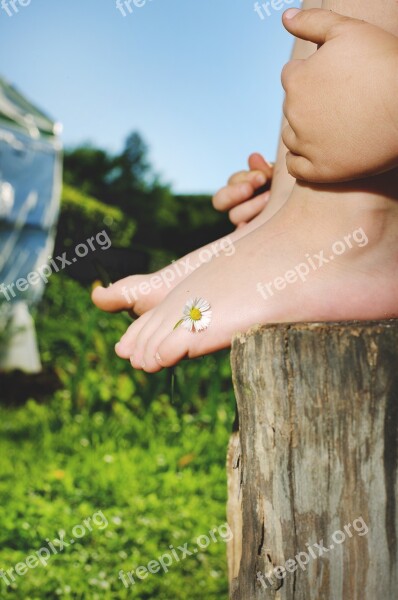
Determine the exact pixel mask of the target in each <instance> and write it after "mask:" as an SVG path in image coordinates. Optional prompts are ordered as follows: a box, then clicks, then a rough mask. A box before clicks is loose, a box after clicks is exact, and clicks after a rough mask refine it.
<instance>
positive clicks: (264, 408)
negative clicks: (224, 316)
mask: <svg viewBox="0 0 398 600" xmlns="http://www.w3.org/2000/svg"><path fill="white" fill-rule="evenodd" d="M231 360H232V369H233V378H234V387H235V393H236V398H237V405H238V413H239V438H240V448H239V444H238V443H237V441H236V434H234V435H235V439H233V446H234V448H235V450H234V453H235V457H234V459H233V460H229V481H230V482H235V484H234V485H230V494H233V495H234V497H233V498H231V497H230V499H229V513H231V508H232V507H235V509H236V510H237V511H238V512H239V513H240V510H241V514H239V515H237V516H235V518H234V522H233V523H232V529H233V532H234V536H235V537H237V539H235V541H234V545H233V552H231V547H230V553H229V562H230V564H229V568H230V575H231V580H230V584H231V585H230V588H231V593H230V598H231V599H232V600H264V599H276V600H376V599H377V598H382V599H383V600H393V599H394V598H398V569H397V566H398V557H397V529H398V511H397V505H396V493H397V465H398V321H397V320H392V321H385V322H351V323H304V324H278V325H269V326H265V327H261V328H256V329H254V330H252V331H250V332H249V333H247V334H245V335H239V336H237V337H236V338H235V339H234V342H233V347H232V357H231ZM237 450H239V454H240V456H239V454H238V455H237ZM233 470H235V473H234V472H233ZM237 472H239V475H237ZM236 481H238V482H239V485H236ZM236 496H239V500H238V498H237V497H236ZM240 499H241V501H242V507H241V509H240V504H239V502H240ZM240 519H242V521H241V524H240ZM240 548H241V550H240ZM237 551H239V552H240V554H241V556H238V557H237V556H236V552H237ZM237 562H238V564H239V569H237V568H236V564H237Z"/></svg>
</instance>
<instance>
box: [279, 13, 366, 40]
mask: <svg viewBox="0 0 398 600" xmlns="http://www.w3.org/2000/svg"><path fill="white" fill-rule="evenodd" d="M348 21H356V19H350V18H349V17H343V16H342V15H339V14H337V13H334V12H332V11H330V10H323V9H321V8H311V9H309V10H300V9H297V8H289V10H287V11H285V12H284V13H283V16H282V22H283V25H284V26H285V29H287V31H289V33H292V34H293V35H294V36H296V37H298V38H300V39H302V40H307V41H308V42H314V43H315V44H324V43H325V42H326V41H328V40H329V39H331V38H332V37H334V36H335V30H334V28H335V26H336V25H340V24H344V23H347V22H348Z"/></svg>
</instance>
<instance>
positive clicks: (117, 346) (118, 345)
mask: <svg viewBox="0 0 398 600" xmlns="http://www.w3.org/2000/svg"><path fill="white" fill-rule="evenodd" d="M119 347H120V342H117V344H115V352H117V351H118V349H119Z"/></svg>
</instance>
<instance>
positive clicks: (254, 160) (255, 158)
mask: <svg viewBox="0 0 398 600" xmlns="http://www.w3.org/2000/svg"><path fill="white" fill-rule="evenodd" d="M248 163H249V169H250V170H251V171H261V172H263V173H264V174H265V175H266V177H267V179H272V175H273V171H274V169H273V166H272V165H271V164H270V163H269V162H268V161H266V160H265V159H264V157H263V156H262V154H259V153H258V152H253V154H250V156H249V159H248Z"/></svg>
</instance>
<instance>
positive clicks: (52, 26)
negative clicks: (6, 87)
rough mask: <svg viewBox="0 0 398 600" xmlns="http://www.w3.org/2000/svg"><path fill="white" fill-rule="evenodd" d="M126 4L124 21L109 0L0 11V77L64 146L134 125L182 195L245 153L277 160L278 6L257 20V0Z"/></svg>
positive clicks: (113, 141) (119, 141)
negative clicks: (57, 127)
mask: <svg viewBox="0 0 398 600" xmlns="http://www.w3.org/2000/svg"><path fill="white" fill-rule="evenodd" d="M22 1H24V2H25V3H27V2H28V0H22ZM140 1H141V2H144V0H140ZM17 2H18V0H17ZM262 2H264V0H262ZM274 2H275V0H274ZM137 3H139V2H137ZM281 4H282V0H279V5H281ZM274 5H275V6H278V5H277V4H274ZM294 5H297V6H299V2H298V1H297V2H296V3H295V4H292V3H286V4H285V5H284V6H283V9H285V8H286V9H287V8H290V7H292V6H294ZM131 8H132V9H133V12H132V14H129V13H128V11H127V9H126V16H125V17H123V16H122V14H121V12H120V11H119V10H117V8H116V0H31V2H30V4H29V5H28V6H26V7H19V12H18V14H14V15H13V16H12V17H9V16H8V15H7V13H6V12H5V11H4V10H1V9H0V74H1V75H2V76H4V77H6V79H8V80H9V81H10V82H12V83H14V84H15V85H16V86H17V87H18V88H19V89H20V90H21V91H22V92H24V93H25V94H26V95H27V96H28V97H29V98H30V99H31V100H33V101H35V102H36V103H37V104H38V105H39V106H40V107H41V108H43V109H45V110H46V111H47V112H48V113H49V114H50V115H51V116H53V117H55V118H56V119H58V120H60V121H61V122H62V123H63V126H64V134H63V139H64V142H65V144H66V145H68V146H69V145H75V144H78V143H81V142H84V141H91V142H93V143H94V144H97V145H99V146H101V147H104V148H106V149H108V150H111V151H116V150H119V149H121V147H122V145H123V141H124V139H125V137H126V135H127V134H128V133H129V132H130V131H132V130H139V131H140V132H141V134H142V135H143V137H144V138H145V140H146V141H147V143H148V144H149V147H150V158H151V161H152V163H153V165H154V167H155V169H156V171H157V172H158V173H159V174H160V175H161V177H162V179H163V180H164V181H166V182H168V183H171V184H172V186H173V189H174V190H176V191H179V192H214V191H215V190H216V189H217V188H218V187H220V186H221V185H223V184H224V182H225V180H226V179H227V177H228V176H229V175H230V174H231V173H232V172H233V171H236V170H239V169H241V168H244V167H245V164H246V158H247V156H248V154H249V153H250V152H252V151H261V152H263V153H265V154H266V156H267V157H268V158H269V159H271V160H272V159H273V158H274V157H275V153H276V146H277V138H278V130H279V125H280V119H281V104H282V88H281V84H280V71H281V69H282V66H283V64H284V63H285V62H286V61H287V60H288V59H289V53H290V50H291V46H292V38H291V36H290V35H289V34H288V33H287V32H286V31H285V30H284V29H283V26H282V24H281V15H282V12H283V10H282V6H281V9H280V10H274V9H272V8H270V9H268V12H269V13H270V14H269V16H268V15H267V14H266V13H265V12H263V13H262V14H263V17H264V18H263V20H261V19H260V17H259V16H258V15H257V13H256V12H255V11H254V1H253V0H146V3H145V4H144V5H143V6H141V7H140V8H137V7H136V6H134V3H133V2H132V3H131Z"/></svg>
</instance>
